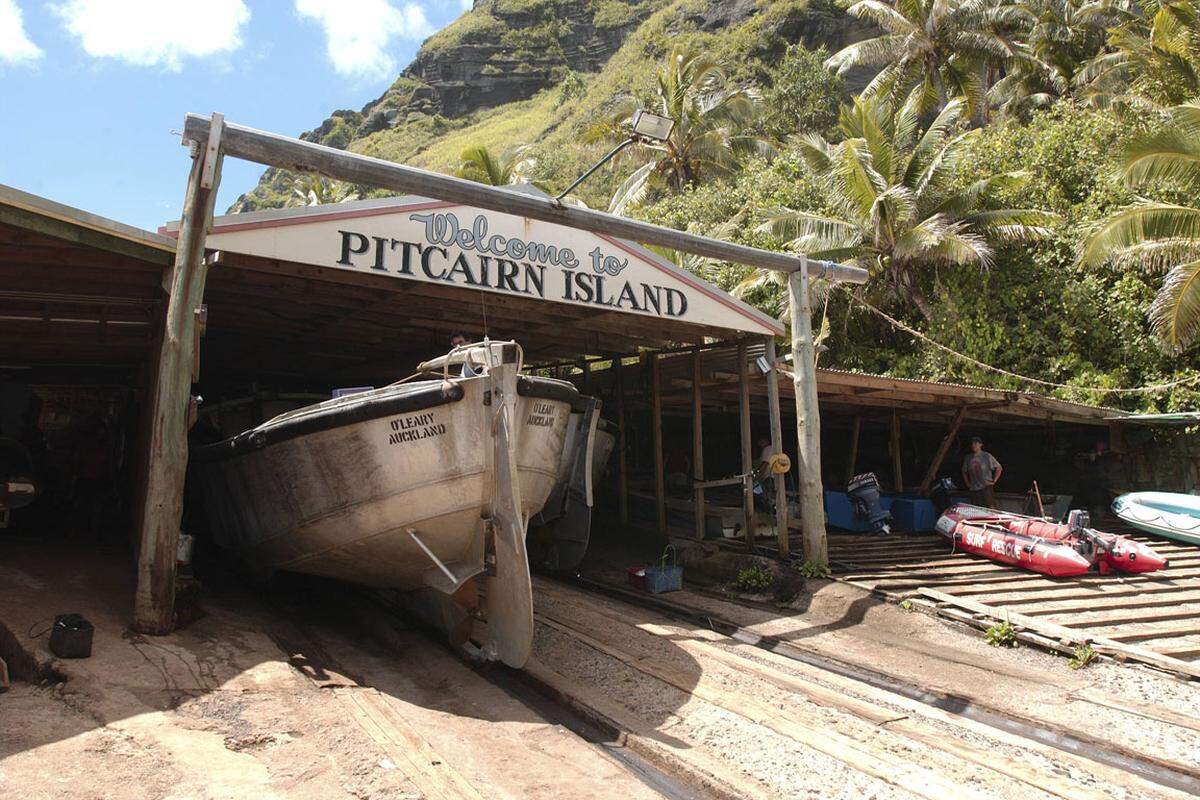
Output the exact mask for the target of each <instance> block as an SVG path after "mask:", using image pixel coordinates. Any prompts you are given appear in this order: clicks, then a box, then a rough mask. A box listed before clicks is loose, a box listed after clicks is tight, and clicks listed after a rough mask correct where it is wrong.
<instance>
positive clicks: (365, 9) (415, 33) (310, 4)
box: [295, 0, 433, 79]
mask: <svg viewBox="0 0 1200 800" xmlns="http://www.w3.org/2000/svg"><path fill="white" fill-rule="evenodd" d="M295 2H296V13H297V14H299V15H300V16H301V17H305V18H308V19H311V20H314V21H315V22H316V23H317V24H319V25H320V26H321V27H322V28H323V29H324V31H325V49H326V52H327V53H328V54H329V60H330V61H331V62H333V68H334V69H335V70H337V72H338V73H339V74H342V75H349V76H352V77H355V78H366V79H372V78H374V79H378V78H389V77H391V76H393V75H395V73H396V59H395V57H394V56H392V55H390V54H389V53H388V45H390V44H391V42H392V40H393V39H412V40H418V41H419V40H421V39H424V38H425V37H426V36H428V35H429V34H431V33H433V26H431V25H430V24H429V20H428V19H426V17H425V12H424V11H423V10H422V9H421V6H419V5H417V4H416V3H413V2H405V3H403V4H402V5H400V6H396V5H393V4H392V2H390V0H295Z"/></svg>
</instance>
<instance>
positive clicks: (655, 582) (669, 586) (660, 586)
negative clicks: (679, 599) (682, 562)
mask: <svg viewBox="0 0 1200 800" xmlns="http://www.w3.org/2000/svg"><path fill="white" fill-rule="evenodd" d="M682 588H683V567H681V566H679V565H678V564H672V565H671V566H669V567H646V591H647V592H650V593H651V594H662V593H663V592H677V591H679V590H680V589H682Z"/></svg>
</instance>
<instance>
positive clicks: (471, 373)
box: [450, 331, 483, 378]
mask: <svg viewBox="0 0 1200 800" xmlns="http://www.w3.org/2000/svg"><path fill="white" fill-rule="evenodd" d="M469 344H471V337H470V336H468V335H467V334H465V333H463V332H462V331H458V332H457V333H452V334H450V346H451V347H466V346H467V345H469ZM459 374H460V375H461V376H462V377H464V378H474V377H475V376H476V375H482V374H483V370H482V369H479V370H476V369H474V368H473V367H472V366H471V365H470V364H468V363H467V362H465V361H464V362H463V365H462V370H461V371H460V372H459Z"/></svg>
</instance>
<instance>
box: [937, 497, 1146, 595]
mask: <svg viewBox="0 0 1200 800" xmlns="http://www.w3.org/2000/svg"><path fill="white" fill-rule="evenodd" d="M937 529H938V532H939V533H941V534H942V535H943V536H946V537H947V538H949V539H951V541H952V542H953V543H954V546H955V547H956V548H958V549H960V550H965V551H966V552H969V553H974V554H975V555H981V556H984V557H985V558H990V559H992V560H993V561H999V562H1000V563H1002V564H1011V565H1013V566H1019V567H1024V568H1025V569H1030V570H1033V571H1034V572H1040V573H1042V574H1043V575H1051V576H1053V577H1058V578H1064V577H1072V576H1076V575H1083V574H1086V573H1088V572H1091V571H1092V570H1093V569H1096V570H1098V571H1099V572H1100V573H1101V574H1107V573H1109V572H1124V573H1143V572H1154V571H1156V570H1159V569H1163V568H1165V567H1166V566H1167V565H1168V562H1167V560H1166V559H1164V558H1162V557H1161V556H1159V555H1158V553H1156V552H1154V550H1153V549H1151V548H1150V547H1148V546H1147V545H1145V544H1142V543H1141V542H1136V541H1134V540H1132V539H1128V538H1126V537H1124V536H1117V535H1116V534H1112V533H1103V532H1099V531H1092V530H1090V529H1088V530H1087V531H1084V532H1079V531H1074V532H1073V531H1072V530H1071V529H1070V528H1069V527H1068V526H1067V525H1063V524H1061V523H1057V522H1053V521H1051V520H1047V519H1039V518H1037V517H1027V516H1024V515H1021V514H1010V513H1007V512H1004V511H998V510H996V509H991V508H982V507H980V506H973V505H970V504H967V503H959V504H957V505H954V506H951V507H950V508H948V509H946V511H945V513H944V514H943V515H942V516H941V518H939V519H938V524H937Z"/></svg>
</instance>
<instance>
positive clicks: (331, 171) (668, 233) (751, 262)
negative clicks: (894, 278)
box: [184, 114, 867, 283]
mask: <svg viewBox="0 0 1200 800" xmlns="http://www.w3.org/2000/svg"><path fill="white" fill-rule="evenodd" d="M212 125H213V122H211V121H210V120H209V119H208V118H206V117H202V116H199V115H197V114H188V115H187V118H186V119H185V120H184V138H185V139H191V140H193V141H201V142H203V141H207V140H208V132H209V129H210V127H211V126H212ZM222 138H223V147H224V151H225V153H226V155H232V156H236V157H238V158H244V159H246V160H247V161H255V162H257V163H259V164H265V165H267V166H272V167H284V168H286V169H291V170H295V171H300V172H315V173H317V174H318V175H324V176H326V177H328V178H333V179H335V180H340V181H346V182H348V183H353V184H362V185H366V186H373V187H377V188H380V189H391V190H392V191H395V192H400V193H403V194H415V195H419V196H421V197H431V198H434V199H437V200H447V201H450V202H453V203H461V204H463V205H467V206H472V207H474V208H483V209H487V210H489V211H499V212H501V213H504V214H513V215H515V216H518V217H526V218H529V219H536V220H541V221H543V222H551V223H554V224H557V225H565V226H567V227H571V228H577V229H579V230H585V231H591V232H592V233H599V234H603V235H605V236H616V237H620V238H623V239H629V240H631V241H635V242H641V243H643V244H651V245H658V246H660V247H666V248H669V249H671V250H679V251H682V252H684V253H691V254H693V255H698V256H704V257H707V258H712V259H716V260H718V261H732V262H734V263H737V264H745V265H747V266H753V267H762V268H764V269H771V270H775V271H777V272H789V273H790V272H795V271H796V270H797V269H800V268H802V265H803V268H805V269H809V270H812V271H813V272H814V273H815V275H816V276H817V277H822V278H832V279H834V280H845V281H850V282H853V283H866V280H867V272H866V270H864V269H859V268H857V267H846V266H842V265H840V264H831V263H828V262H822V261H812V262H805V261H802V260H801V259H798V258H797V257H796V256H794V255H792V254H790V253H778V252H772V251H768V250H759V249H758V248H754V247H747V246H745V245H739V244H733V243H731V242H723V241H720V240H717V239H710V238H709V237H707V236H699V235H697V234H693V233H687V232H685V231H679V230H675V229H673V228H666V227H663V226H661V225H652V224H650V223H647V222H640V221H638V220H634V219H630V218H628V217H621V216H617V215H615V214H608V213H605V212H603V211H596V210H594V209H590V208H582V207H579V206H573V205H564V204H562V203H560V202H558V201H557V200H555V199H553V198H550V197H543V196H539V195H532V194H525V193H523V192H514V191H512V190H510V189H504V188H500V187H494V186H485V185H483V184H479V183H475V182H473V181H468V180H463V179H462V178H455V177H452V176H450V175H441V174H439V173H434V172H426V171H425V170H420V169H415V168H413V167H409V166H405V165H403V164H396V163H393V162H390V161H384V160H382V159H378V158H371V157H369V156H364V155H360V154H358V153H351V152H349V151H346V150H338V149H336V148H333V147H326V146H324V145H319V144H315V143H313V142H305V141H302V140H300V139H292V138H289V137H286V136H279V135H276V134H273V133H265V132H263V131H258V130H254V129H253V128H245V127H242V126H240V125H234V124H232V123H230V124H227V125H225V126H224V132H223V133H222Z"/></svg>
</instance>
